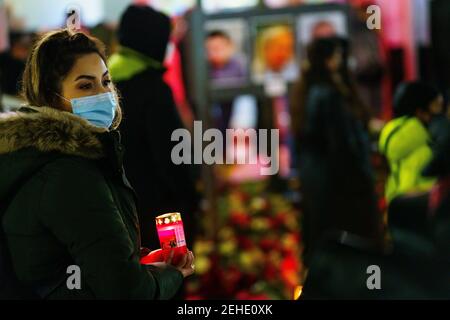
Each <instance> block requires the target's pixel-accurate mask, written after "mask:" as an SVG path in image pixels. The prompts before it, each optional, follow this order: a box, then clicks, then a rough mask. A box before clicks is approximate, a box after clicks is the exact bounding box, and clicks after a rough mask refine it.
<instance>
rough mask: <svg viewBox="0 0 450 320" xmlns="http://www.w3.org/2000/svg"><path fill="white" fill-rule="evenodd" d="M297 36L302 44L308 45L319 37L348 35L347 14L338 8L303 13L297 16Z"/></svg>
mask: <svg viewBox="0 0 450 320" xmlns="http://www.w3.org/2000/svg"><path fill="white" fill-rule="evenodd" d="M297 36H298V42H299V43H300V44H301V45H302V46H307V45H308V44H309V43H311V41H313V40H314V39H317V38H324V37H332V36H340V37H347V36H348V25H347V16H346V14H345V13H344V12H343V11H337V10H336V11H321V12H310V13H302V14H300V15H299V16H298V17H297Z"/></svg>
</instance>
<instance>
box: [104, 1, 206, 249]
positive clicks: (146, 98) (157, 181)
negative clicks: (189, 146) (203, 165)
mask: <svg viewBox="0 0 450 320" xmlns="http://www.w3.org/2000/svg"><path fill="white" fill-rule="evenodd" d="M170 32H171V22H170V19H169V17H167V16H166V15H164V14H162V13H160V12H158V11H155V10H154V9H152V8H150V7H148V6H138V5H131V6H129V7H128V8H127V9H126V11H125V12H124V13H123V15H122V17H121V20H120V24H119V29H118V39H119V44H120V48H119V50H118V52H117V53H116V54H114V55H113V56H111V58H110V61H109V65H110V70H111V75H112V77H113V80H114V82H116V84H117V87H118V89H119V91H120V94H121V97H122V107H123V110H124V120H123V121H122V123H121V126H120V130H121V133H122V137H123V144H124V146H125V149H126V154H125V158H124V165H125V168H126V170H127V174H128V177H129V179H130V182H131V184H132V185H133V187H134V188H135V190H136V193H137V196H138V198H139V203H138V212H139V217H140V220H141V230H142V241H143V243H144V244H146V245H147V246H151V247H154V246H157V245H159V242H158V238H157V237H156V235H155V233H154V230H155V217H156V216H158V215H160V214H163V213H167V212H174V211H175V212H181V215H182V219H183V222H184V225H185V234H186V239H187V244H188V246H189V245H192V244H193V243H192V239H193V236H194V233H195V231H194V228H195V212H196V210H197V204H198V195H197V193H196V189H195V177H194V173H193V171H192V170H191V169H192V168H191V167H189V166H188V165H175V164H174V163H173V162H172V159H171V151H172V148H173V146H174V145H176V143H177V142H172V141H171V136H172V133H173V132H174V130H176V129H178V128H183V124H182V121H181V119H180V117H179V114H178V112H177V109H176V105H175V102H174V99H173V96H172V92H171V90H170V88H169V86H168V85H167V84H166V83H165V82H164V80H163V75H164V72H165V69H164V67H163V61H164V57H165V53H166V47H167V45H168V42H169V37H170Z"/></svg>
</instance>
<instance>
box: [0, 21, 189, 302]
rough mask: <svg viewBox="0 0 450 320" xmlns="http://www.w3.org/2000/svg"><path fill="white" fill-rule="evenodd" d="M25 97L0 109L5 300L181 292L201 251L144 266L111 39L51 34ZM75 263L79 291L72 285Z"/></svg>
mask: <svg viewBox="0 0 450 320" xmlns="http://www.w3.org/2000/svg"><path fill="white" fill-rule="evenodd" d="M22 94H23V96H24V98H25V99H26V101H27V106H26V107H22V108H21V109H20V110H19V111H18V112H12V113H8V114H5V115H3V116H0V135H1V137H2V139H1V140H0V216H1V224H0V226H1V228H0V231H1V232H0V254H1V256H0V299H12V298H24V295H26V298H31V297H36V298H43V299H169V298H171V297H173V296H174V295H175V293H176V292H177V290H178V289H179V288H180V287H181V285H182V283H183V278H184V277H186V276H188V275H190V274H192V273H193V271H194V269H193V255H192V252H188V253H187V254H186V255H185V256H184V257H183V260H182V261H181V263H180V264H178V265H176V266H172V265H171V263H170V262H171V261H170V259H169V260H168V261H166V262H161V263H157V264H150V265H142V264H140V258H141V254H142V251H144V252H147V251H148V250H142V248H141V241H140V234H139V226H138V217H137V212H136V197H135V193H134V191H133V189H132V187H131V186H130V184H129V182H128V180H127V178H126V176H125V172H124V170H123V166H122V159H123V148H122V145H121V143H120V134H119V132H118V131H117V128H118V126H119V124H120V121H121V118H122V115H121V109H120V105H119V102H118V97H117V93H116V89H115V87H114V85H113V84H112V82H111V78H110V75H109V72H108V68H107V66H106V57H105V51H104V45H103V44H102V43H101V42H100V41H98V40H97V39H95V38H92V37H89V36H87V35H85V34H83V33H80V32H77V33H72V32H69V31H67V30H60V31H53V32H49V33H46V34H44V35H43V36H42V38H41V39H40V40H39V41H38V42H37V43H36V44H35V46H34V48H33V49H32V51H31V54H30V56H29V58H28V60H27V64H26V67H25V72H24V76H23V89H22ZM73 265H76V266H78V267H79V268H80V269H81V279H80V288H79V289H78V290H71V289H70V288H69V286H68V285H67V282H66V281H68V280H67V278H68V277H69V276H70V273H67V270H68V267H69V266H73ZM7 270H9V271H10V273H9V274H5V272H7ZM69 270H70V269H69ZM15 278H17V279H16V280H17V282H15V283H11V281H13V280H14V279H15ZM8 282H9V283H8ZM5 284H6V286H5ZM19 288H21V290H22V291H21V290H18V289H19ZM16 290H17V291H16ZM5 291H6V292H5ZM15 294H18V295H19V296H15Z"/></svg>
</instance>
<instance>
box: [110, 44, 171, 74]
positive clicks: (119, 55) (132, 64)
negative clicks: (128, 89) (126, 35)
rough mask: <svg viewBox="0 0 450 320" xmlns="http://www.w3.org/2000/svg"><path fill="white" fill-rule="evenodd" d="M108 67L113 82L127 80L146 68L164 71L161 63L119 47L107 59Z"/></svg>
mask: <svg viewBox="0 0 450 320" xmlns="http://www.w3.org/2000/svg"><path fill="white" fill-rule="evenodd" d="M108 65H109V73H110V74H111V77H112V79H113V81H114V82H118V81H125V80H129V79H131V78H133V77H134V76H135V75H136V74H138V73H141V72H142V71H144V70H146V69H148V68H152V69H157V70H162V69H164V66H163V65H162V63H161V62H159V61H156V60H155V59H152V58H150V57H147V56H146V55H144V54H142V53H139V52H137V51H135V50H133V49H130V48H127V47H120V48H119V50H118V51H117V52H116V53H114V54H113V55H112V56H111V57H110V58H109V60H108Z"/></svg>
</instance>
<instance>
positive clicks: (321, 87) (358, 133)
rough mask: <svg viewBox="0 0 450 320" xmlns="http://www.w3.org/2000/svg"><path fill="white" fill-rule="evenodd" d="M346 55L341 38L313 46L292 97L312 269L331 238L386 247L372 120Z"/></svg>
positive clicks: (305, 234) (306, 238) (304, 217)
mask: <svg viewBox="0 0 450 320" xmlns="http://www.w3.org/2000/svg"><path fill="white" fill-rule="evenodd" d="M344 53H345V47H344V46H343V42H342V40H340V39H337V38H322V39H317V40H315V41H313V42H312V43H311V44H310V46H309V48H308V55H307V61H306V62H305V64H304V66H303V68H304V70H303V73H302V77H301V80H300V81H299V83H297V86H296V89H295V91H294V96H293V103H294V110H293V130H294V136H295V138H296V144H297V152H298V155H299V172H300V183H301V192H302V199H303V215H302V218H303V223H302V225H303V228H302V230H303V233H304V243H305V253H304V254H305V257H304V259H305V263H306V264H307V265H308V263H309V261H310V257H311V256H312V255H314V250H315V248H316V247H317V246H318V245H319V243H320V242H321V241H322V240H323V239H324V238H326V237H327V235H329V234H330V233H331V234H336V232H338V233H339V232H347V233H351V234H355V235H358V236H361V237H365V238H367V239H369V240H368V241H370V242H373V243H374V244H379V245H381V243H382V232H381V229H382V224H381V219H380V217H381V216H380V214H378V212H377V205H376V198H375V194H374V186H373V176H372V168H371V164H370V159H369V154H370V147H369V140H368V135H367V132H366V131H365V128H366V127H367V122H368V119H369V116H368V112H367V109H366V108H365V107H364V106H363V104H362V103H361V102H360V100H359V99H358V94H357V92H356V91H355V89H354V86H353V85H352V83H351V81H350V80H349V77H348V76H349V72H348V70H346V63H345V56H344Z"/></svg>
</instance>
